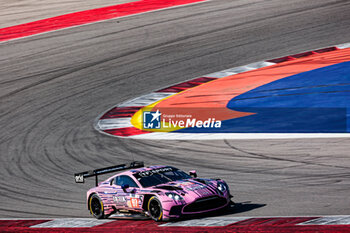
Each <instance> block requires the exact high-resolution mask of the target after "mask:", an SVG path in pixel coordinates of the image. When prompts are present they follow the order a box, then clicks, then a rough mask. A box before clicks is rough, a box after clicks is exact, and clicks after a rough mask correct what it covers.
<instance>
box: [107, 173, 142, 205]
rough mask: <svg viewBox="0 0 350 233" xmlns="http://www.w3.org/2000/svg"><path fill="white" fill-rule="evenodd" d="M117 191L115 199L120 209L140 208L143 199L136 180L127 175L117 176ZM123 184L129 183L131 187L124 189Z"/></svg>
mask: <svg viewBox="0 0 350 233" xmlns="http://www.w3.org/2000/svg"><path fill="white" fill-rule="evenodd" d="M114 182H115V184H114V185H115V186H116V190H117V193H116V195H115V196H114V197H113V200H114V202H115V204H116V207H117V208H118V209H140V208H141V207H140V206H141V200H140V197H139V195H138V192H139V186H138V185H137V184H136V182H135V181H134V180H133V179H132V178H131V177H130V176H127V175H120V176H117V177H116V178H115V180H114ZM123 185H128V186H129V188H126V189H123V188H122V186H123Z"/></svg>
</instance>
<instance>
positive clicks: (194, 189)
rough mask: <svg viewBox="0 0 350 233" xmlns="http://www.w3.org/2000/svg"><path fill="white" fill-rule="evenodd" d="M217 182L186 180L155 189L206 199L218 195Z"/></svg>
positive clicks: (155, 187) (158, 186) (162, 185)
mask: <svg viewBox="0 0 350 233" xmlns="http://www.w3.org/2000/svg"><path fill="white" fill-rule="evenodd" d="M216 187H217V182H216V181H213V180H204V179H186V180H177V181H172V182H168V183H165V184H161V185H157V186H154V187H153V188H154V189H159V190H162V191H165V190H167V191H173V192H177V193H181V194H182V195H186V194H190V195H193V196H199V197H206V196H212V195H217V194H218V191H217V189H216Z"/></svg>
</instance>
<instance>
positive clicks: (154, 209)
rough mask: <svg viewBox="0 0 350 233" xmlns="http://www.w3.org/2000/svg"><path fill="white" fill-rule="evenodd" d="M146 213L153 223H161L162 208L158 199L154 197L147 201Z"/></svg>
mask: <svg viewBox="0 0 350 233" xmlns="http://www.w3.org/2000/svg"><path fill="white" fill-rule="evenodd" d="M148 212H149V215H150V216H151V218H152V219H153V220H155V221H161V220H162V218H163V208H162V204H161V203H160V201H159V199H158V198H157V197H155V196H153V197H151V198H150V199H149V201H148Z"/></svg>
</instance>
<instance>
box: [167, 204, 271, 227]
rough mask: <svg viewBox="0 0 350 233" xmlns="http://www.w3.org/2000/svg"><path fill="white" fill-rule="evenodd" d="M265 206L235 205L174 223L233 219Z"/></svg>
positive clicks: (191, 216)
mask: <svg viewBox="0 0 350 233" xmlns="http://www.w3.org/2000/svg"><path fill="white" fill-rule="evenodd" d="M264 206H266V204H257V203H251V202H250V201H247V202H241V203H235V204H234V205H231V206H230V207H228V208H225V209H223V210H219V211H213V212H209V213H205V214H197V215H190V216H186V217H182V218H179V219H175V220H173V221H172V222H177V221H183V220H192V219H201V218H207V217H225V216H227V215H230V217H233V216H232V215H234V214H238V213H244V212H248V211H251V210H254V209H258V208H262V207H264Z"/></svg>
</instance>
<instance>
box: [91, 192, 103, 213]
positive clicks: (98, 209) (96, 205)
mask: <svg viewBox="0 0 350 233" xmlns="http://www.w3.org/2000/svg"><path fill="white" fill-rule="evenodd" d="M89 209H90V213H91V214H92V215H93V216H94V217H95V218H97V219H102V218H104V217H105V216H104V210H103V203H102V200H101V198H100V197H99V196H98V195H97V194H93V195H92V196H91V197H90V200H89Z"/></svg>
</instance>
